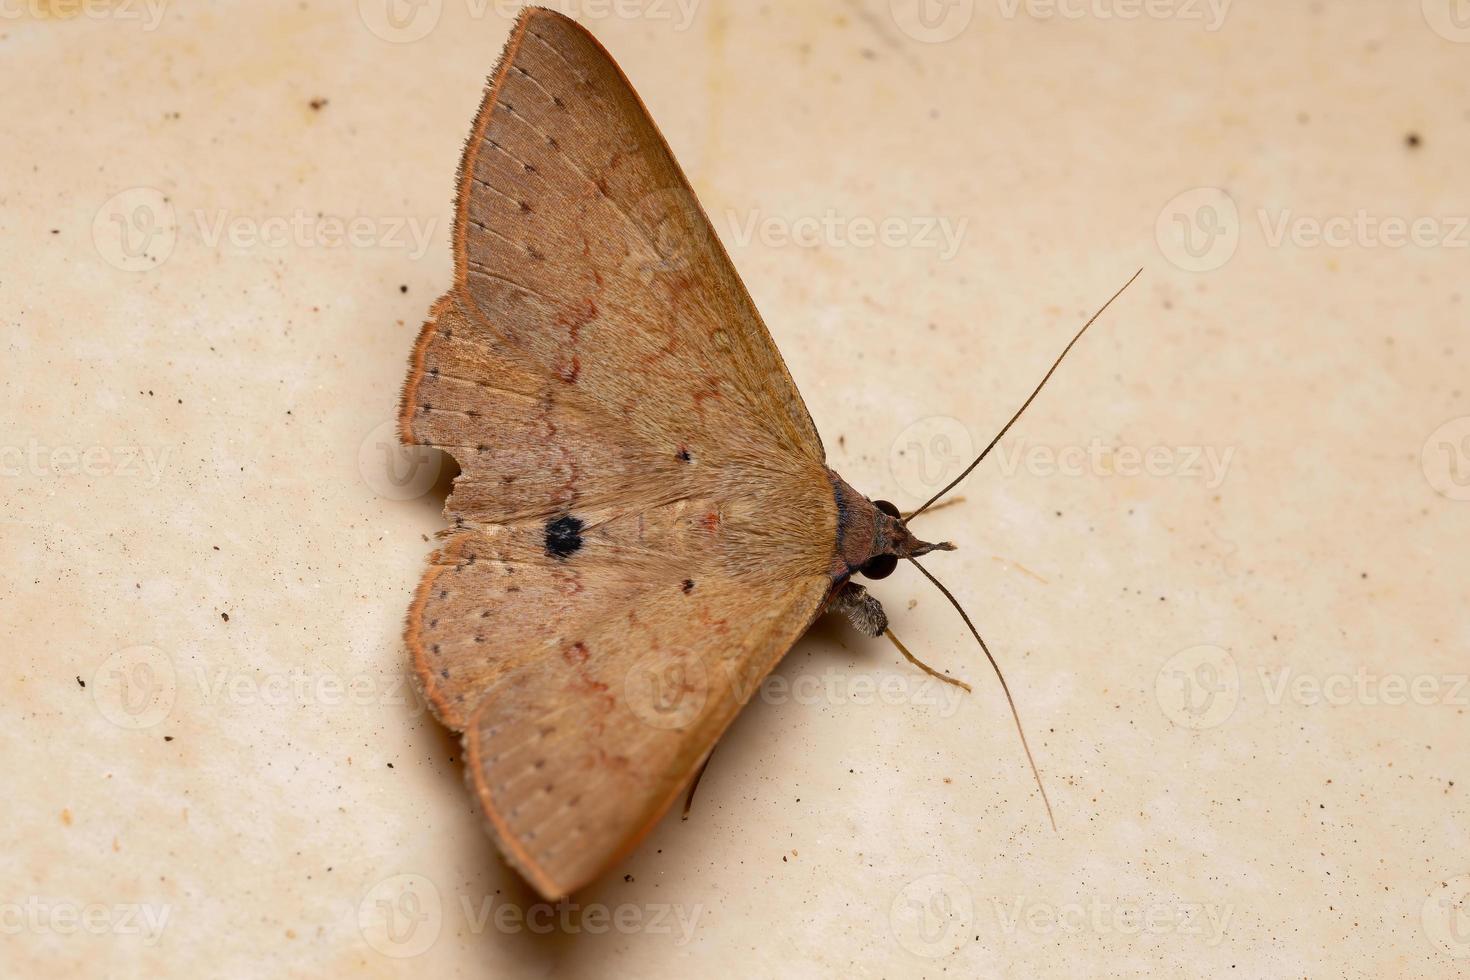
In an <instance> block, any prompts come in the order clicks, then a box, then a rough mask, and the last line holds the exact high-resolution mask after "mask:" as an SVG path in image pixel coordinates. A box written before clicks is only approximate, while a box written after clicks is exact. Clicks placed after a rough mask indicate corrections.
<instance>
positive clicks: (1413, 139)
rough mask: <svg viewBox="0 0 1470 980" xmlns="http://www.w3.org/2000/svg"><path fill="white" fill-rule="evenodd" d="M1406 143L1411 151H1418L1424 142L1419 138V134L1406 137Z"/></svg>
mask: <svg viewBox="0 0 1470 980" xmlns="http://www.w3.org/2000/svg"><path fill="white" fill-rule="evenodd" d="M1404 143H1405V144H1406V145H1407V146H1408V147H1409V149H1411V150H1417V149H1419V147H1420V146H1422V145H1423V143H1424V140H1423V139H1422V138H1421V137H1420V136H1419V134H1418V133H1410V134H1409V135H1408V136H1405V137H1404Z"/></svg>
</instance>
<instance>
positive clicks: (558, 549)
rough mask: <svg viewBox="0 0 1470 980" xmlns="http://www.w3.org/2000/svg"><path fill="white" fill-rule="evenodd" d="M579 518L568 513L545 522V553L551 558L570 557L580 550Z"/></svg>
mask: <svg viewBox="0 0 1470 980" xmlns="http://www.w3.org/2000/svg"><path fill="white" fill-rule="evenodd" d="M584 527H586V525H585V524H583V523H582V522H581V521H580V520H578V519H577V518H575V517H573V516H571V515H570V514H568V515H567V516H566V517H558V518H556V519H555V520H552V521H547V522H546V553H547V554H548V555H550V556H551V557H553V558H570V557H571V556H572V555H574V554H576V553H577V552H578V551H581V550H582V529H583V528H584Z"/></svg>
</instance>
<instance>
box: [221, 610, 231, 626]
mask: <svg viewBox="0 0 1470 980" xmlns="http://www.w3.org/2000/svg"><path fill="white" fill-rule="evenodd" d="M219 618H220V619H223V620H224V621H225V622H227V623H228V622H229V621H230V614H229V613H227V612H222V613H220V614H219Z"/></svg>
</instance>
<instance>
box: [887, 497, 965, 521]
mask: <svg viewBox="0 0 1470 980" xmlns="http://www.w3.org/2000/svg"><path fill="white" fill-rule="evenodd" d="M964 502H965V498H964V497H950V498H949V499H948V500H944V501H941V502H939V503H937V504H935V505H934V506H933V507H931V508H929V509H930V510H944V509H945V508H946V507H958V506H959V505H960V504H962V503H964ZM918 516H919V512H918V511H916V510H911V511H909V512H908V513H907V514H904V515H903V517H902V519H903V522H904V523H905V524H907V523H908V522H909V521H911V520H913V519H914V518H915V517H918Z"/></svg>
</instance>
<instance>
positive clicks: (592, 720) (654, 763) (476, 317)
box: [400, 10, 837, 896]
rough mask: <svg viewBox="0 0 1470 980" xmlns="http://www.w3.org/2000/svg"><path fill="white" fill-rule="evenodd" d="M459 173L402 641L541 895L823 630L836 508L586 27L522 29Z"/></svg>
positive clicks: (685, 190)
mask: <svg viewBox="0 0 1470 980" xmlns="http://www.w3.org/2000/svg"><path fill="white" fill-rule="evenodd" d="M460 179H461V188H460V195H459V205H458V215H457V222H456V233H455V264H456V276H455V287H454V289H453V290H452V291H451V292H450V293H449V294H448V295H446V296H445V297H444V298H443V299H441V300H440V301H439V303H438V304H436V306H435V308H434V311H433V316H432V319H431V320H430V321H429V323H428V324H427V325H426V326H425V328H424V331H423V333H422V334H421V335H420V338H419V341H418V344H417V345H416V347H415V351H414V357H413V362H412V365H411V369H410V374H409V379H408V383H407V385H406V386H405V390H404V397H403V403H402V409H401V415H400V426H401V429H402V434H403V437H404V439H405V441H408V442H414V443H420V444H426V445H433V446H438V447H440V448H443V449H446V450H447V451H449V452H451V453H453V454H454V455H455V457H456V458H457V459H458V460H459V462H460V464H461V468H462V470H463V472H462V475H461V476H460V478H459V479H458V480H457V481H456V485H455V490H454V493H453V494H452V495H451V497H450V500H449V502H448V504H447V506H446V512H447V513H448V514H449V516H451V517H452V519H453V520H454V522H455V524H456V530H455V533H454V534H453V535H452V536H451V538H450V540H449V542H448V543H447V545H446V546H445V547H444V548H443V549H441V551H439V552H438V553H437V554H436V555H435V557H434V559H433V561H432V564H431V567H430V569H429V571H428V573H427V574H426V576H425V578H424V580H423V582H422V583H421V585H420V588H419V590H418V593H417V595H416V597H415V600H414V603H413V606H412V608H411V609H410V614H409V623H408V629H407V634H406V635H407V641H408V645H409V647H410V649H411V650H412V652H413V656H414V662H415V666H416V670H417V672H418V675H419V677H420V679H421V680H422V681H423V684H424V687H425V690H426V693H427V694H428V696H429V699H430V701H431V703H432V704H433V705H434V708H435V710H436V713H437V714H438V715H439V717H440V718H441V719H442V720H443V721H444V722H445V723H446V724H447V725H449V726H450V727H453V728H455V729H456V730H460V731H463V732H464V733H465V742H466V748H467V759H466V764H467V770H468V775H469V777H470V779H471V781H472V782H473V783H474V785H475V789H476V792H477V795H478V797H479V800H480V802H481V804H482V805H483V807H484V810H485V813H486V815H487V817H488V819H489V822H490V824H491V826H492V829H493V830H494V833H495V835H496V837H497V839H498V840H499V842H500V844H501V846H502V849H503V850H504V851H505V853H506V854H507V856H508V857H509V858H510V860H511V861H512V862H513V863H515V864H516V865H517V866H518V867H519V868H520V869H521V870H522V871H523V872H524V873H525V874H526V876H527V878H528V879H529V880H531V881H532V882H533V883H534V884H535V885H536V886H537V887H538V888H539V889H540V890H541V891H542V892H543V893H544V894H547V895H548V896H553V895H560V894H565V893H567V892H569V891H571V890H573V889H575V888H577V887H579V886H580V885H582V884H584V883H585V882H587V881H589V880H591V878H592V877H594V876H595V875H596V874H597V873H598V872H599V871H601V870H603V869H605V868H606V867H607V866H608V865H610V864H611V863H612V862H614V861H616V860H617V858H618V857H619V856H620V855H621V854H623V853H625V852H626V850H628V849H629V848H631V847H632V846H633V845H634V844H635V843H636V842H637V840H638V838H639V837H641V836H642V834H643V833H645V832H646V831H647V830H648V829H649V828H650V827H651V826H652V825H653V823H654V822H655V821H656V819H657V817H658V816H659V815H660V814H661V813H663V812H664V810H665V809H666V808H667V806H668V805H669V804H670V802H672V800H673V799H674V797H675V796H676V795H677V793H678V791H679V790H680V788H682V787H683V786H684V785H686V784H687V783H688V781H689V780H690V779H691V778H692V777H693V775H694V772H695V771H696V768H697V766H698V764H699V762H700V761H701V760H702V759H703V758H705V757H706V756H707V755H708V753H709V751H710V750H711V749H712V748H713V746H714V743H715V741H716V740H717V739H718V737H719V735H720V733H721V732H722V731H723V730H724V729H725V727H726V726H727V725H728V724H729V723H730V721H731V720H733V718H734V716H735V713H736V712H737V711H738V709H739V706H740V705H741V704H742V703H743V702H744V700H745V699H746V698H748V697H749V696H750V694H751V693H753V691H754V689H755V686H756V685H758V684H759V682H760V680H761V679H763V678H764V677H765V676H766V674H767V673H768V672H769V671H770V670H771V668H772V667H773V666H774V665H775V663H776V662H777V661H779V659H780V657H781V656H782V655H783V654H784V653H785V652H786V650H787V649H789V647H790V646H791V644H792V643H794V642H795V640H796V639H797V638H798V637H799V636H800V635H801V633H802V632H803V631H804V630H805V629H806V628H807V626H808V625H809V624H810V623H811V621H812V620H813V619H814V618H815V616H816V615H817V614H818V613H819V612H820V610H821V608H822V605H823V603H824V602H825V600H826V597H827V595H828V592H829V590H830V586H831V578H830V572H831V564H832V558H833V550H834V543H835V533H836V524H837V515H836V504H835V502H834V500H833V495H832V484H831V482H830V476H829V474H828V472H827V470H826V467H825V463H824V460H823V451H822V446H821V442H820V440H819V438H818V437H817V433H816V430H815V427H814V426H813V425H812V422H811V419H810V416H809V415H808V414H807V411H806V408H805V406H804V405H803V404H802V401H801V398H800V395H799V394H798V393H797V391H796V388H795V385H794V384H793V383H792V381H791V378H790V375H789V373H788V372H787V370H786V367H785V365H784V363H783V362H782V360H781V357H780V355H779V353H778V352H777V351H776V348H775V345H774V343H773V342H772V341H771V338H770V335H769V333H768V332H767V330H766V328H765V325H764V323H763V322H762V321H761V319H760V316H759V314H758V313H757V312H756V310H755V308H754V305H753V304H752V302H751V300H750V297H749V295H748V294H747V292H746V291H745V288H744V286H743V285H742V284H741V282H740V279H739V277H738V275H737V274H736V273H735V270H734V268H733V267H732V266H731V264H730V261H729V258H728V256H727V255H726V253H725V252H724V250H723V248H722V246H721V245H720V243H719V240H718V238H717V237H716V236H715V235H714V233H713V231H712V229H711V227H710V225H709V222H708V219H707V217H706V216H705V214H704V212H703V211H702V209H701V208H700V207H699V204H698V202H697V201H696V200H695V198H694V195H693V193H692V191H691V190H690V188H689V184H688V182H687V180H686V179H685V178H684V176H683V174H682V172H680V170H679V168H678V166H677V164H676V163H675V162H674V160H673V157H672V154H671V153H670V151H669V149H668V146H667V144H666V143H665V142H664V140H663V138H662V136H661V135H660V134H659V132H658V130H657V128H656V127H655V126H654V124H653V122H652V121H651V120H650V119H649V117H648V113H647V111H646V110H645V109H644V107H643V105H642V103H641V102H640V101H639V100H638V97H637V96H636V94H634V92H633V90H632V88H631V86H630V85H629V84H628V82H627V80H626V79H625V78H624V77H623V75H622V73H621V72H620V71H619V69H618V68H617V66H616V65H615V64H614V63H613V61H612V59H611V58H610V57H609V56H608V55H607V53H606V52H605V51H604V50H603V49H602V48H601V46H600V45H598V44H597V42H596V41H595V40H594V39H592V37H591V36H590V35H589V34H587V33H586V32H585V31H584V30H582V29H581V28H580V27H578V26H577V25H576V24H575V23H573V22H572V21H570V20H567V19H566V18H564V17H562V16H560V15H558V14H554V13H551V12H549V11H544V10H528V11H527V12H525V13H524V14H523V15H522V16H521V18H520V19H519V20H518V22H517V24H516V27H515V29H514V31H513V32H512V35H511V38H510V41H509V42H508V44H507V48H506V53H505V54H504V56H503V57H502V60H501V64H500V66H499V67H498V68H497V70H496V72H495V74H494V76H493V78H492V81H491V85H490V88H489V91H488V93H487V96H486V99H485V102H484V104H483V106H482V107H481V110H480V113H479V116H478V118H477V120H476V123H475V128H474V131H473V133H472V135H471V138H470V141H469V145H468V146H467V147H466V150H465V156H464V160H463V163H462V165H461V175H460ZM681 692H682V693H681ZM696 703H697V708H695V707H690V706H691V705H696ZM650 719H651V720H650Z"/></svg>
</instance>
